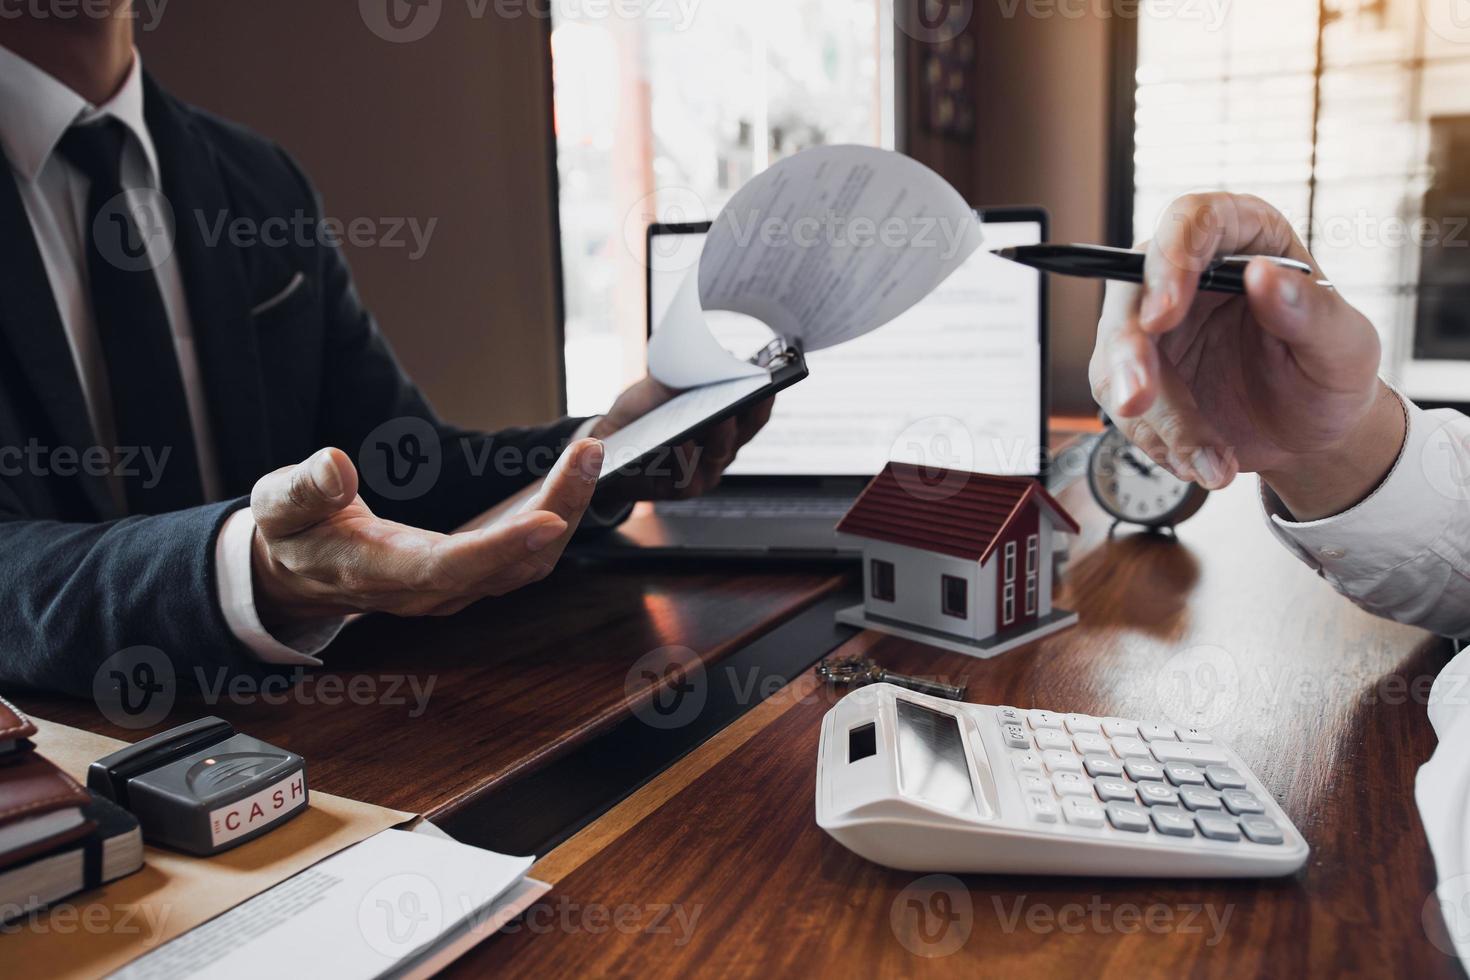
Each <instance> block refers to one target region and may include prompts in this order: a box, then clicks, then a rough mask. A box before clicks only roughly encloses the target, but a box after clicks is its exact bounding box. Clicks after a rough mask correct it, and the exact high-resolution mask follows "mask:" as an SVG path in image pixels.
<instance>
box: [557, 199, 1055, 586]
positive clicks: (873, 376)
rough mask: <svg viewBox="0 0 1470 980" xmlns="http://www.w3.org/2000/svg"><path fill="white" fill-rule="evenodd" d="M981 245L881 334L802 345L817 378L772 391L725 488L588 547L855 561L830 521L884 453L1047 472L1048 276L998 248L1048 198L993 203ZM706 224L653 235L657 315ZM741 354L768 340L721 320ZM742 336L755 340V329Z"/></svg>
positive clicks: (652, 317) (1037, 220)
mask: <svg viewBox="0 0 1470 980" xmlns="http://www.w3.org/2000/svg"><path fill="white" fill-rule="evenodd" d="M976 214H977V215H978V216H979V217H980V220H981V221H982V223H983V226H984V232H985V238H984V244H983V245H982V247H981V249H980V250H979V251H977V252H976V253H975V254H974V255H972V256H971V257H970V258H969V259H968V260H967V261H966V262H965V264H964V265H963V266H961V267H960V268H959V269H958V270H956V271H955V272H954V274H953V275H951V276H950V277H949V278H948V279H946V280H945V281H944V282H943V283H942V284H941V285H940V286H939V288H938V289H936V290H935V291H934V292H933V293H932V294H931V295H930V296H928V297H927V298H926V299H924V300H923V301H922V302H920V303H919V304H918V305H917V306H915V307H914V308H913V309H911V310H909V311H908V312H906V313H905V314H903V315H902V316H900V317H898V318H897V319H895V320H893V321H892V322H891V323H888V324H886V325H885V326H883V327H882V328H880V329H878V330H876V331H874V332H872V333H870V334H867V335H865V336H863V337H860V338H858V339H856V340H854V341H851V342H849V343H846V344H843V345H842V346H840V347H837V348H833V349H830V350H821V351H812V352H810V353H809V354H808V355H807V363H808V365H809V367H810V369H811V376H810V377H809V378H807V379H806V380H805V381H803V382H802V383H801V384H799V385H796V386H795V387H793V388H791V389H789V390H788V391H785V392H783V393H782V394H781V395H780V397H778V398H777V399H776V406H775V410H774V412H773V413H772V416H771V421H770V423H769V424H768V425H767V426H766V428H765V429H763V430H762V431H761V433H760V434H759V435H758V436H756V438H755V439H754V440H752V441H751V442H750V443H749V444H748V445H747V446H745V448H744V449H742V450H741V451H740V456H739V458H738V459H736V460H735V462H734V464H733V465H732V466H731V467H730V468H729V470H728V471H727V473H726V476H725V479H724V481H723V483H722V484H721V486H720V487H719V488H718V489H716V490H715V491H713V492H711V493H709V494H707V495H706V496H704V497H701V498H699V499H696V500H685V501H666V502H658V503H655V504H653V505H651V506H650V505H643V506H640V507H639V508H638V509H637V510H636V511H635V512H634V515H633V516H632V517H630V518H629V519H628V521H627V522H625V523H624V524H623V525H622V526H621V527H619V528H618V529H617V530H616V531H613V532H611V533H609V534H607V535H603V536H601V537H599V538H597V539H594V540H593V541H591V542H588V544H587V547H584V548H579V549H578V550H579V552H581V553H583V554H589V553H590V554H592V555H595V556H597V557H615V556H621V557H632V556H635V555H643V556H648V557H654V556H673V555H680V556H689V557H717V558H739V557H750V558H772V557H783V558H793V559H816V560H830V559H834V558H847V557H858V552H857V551H856V550H853V549H852V548H851V547H850V546H848V547H844V546H843V545H841V544H839V543H838V540H837V535H836V532H835V530H834V528H835V526H836V524H837V522H838V520H839V519H840V518H841V517H842V515H843V514H844V513H846V512H847V509H848V508H849V507H850V506H851V505H852V503H853V501H855V500H856V499H857V497H858V494H859V493H861V492H862V490H863V488H864V487H865V486H866V485H867V483H868V481H869V480H870V479H872V477H873V476H875V475H876V474H877V473H878V471H879V470H881V469H882V468H883V466H884V464H886V463H887V462H888V461H889V460H890V459H896V460H903V461H908V462H916V463H925V464H929V465H938V466H946V467H951V468H957V469H969V470H974V471H979V472H987V473H1002V474H1014V475H1025V476H1040V475H1042V469H1043V467H1044V465H1045V456H1044V449H1045V446H1046V420H1047V413H1046V399H1047V391H1046V378H1047V350H1046V344H1047V338H1046V323H1047V319H1046V318H1047V297H1046V284H1045V281H1044V277H1043V276H1042V275H1041V274H1040V273H1038V272H1036V271H1035V270H1032V269H1027V268H1025V267H1022V266H1018V265H1016V264H1015V263H1013V262H1006V261H1005V260H1003V259H999V258H996V257H995V256H993V255H990V254H989V250H990V249H994V248H1002V247H1005V246H1010V245H1034V244H1038V243H1041V242H1044V241H1046V240H1047V233H1048V228H1047V224H1048V219H1047V214H1046V212H1045V211H1044V210H1043V209H1041V208H1032V207H1027V208H987V209H979V210H977V211H976ZM709 227H710V226H709V224H708V223H699V224H658V225H653V226H652V227H650V228H649V231H648V256H649V268H648V322H649V330H650V332H652V329H653V325H654V324H657V323H658V322H659V320H660V319H661V318H662V316H663V313H664V311H665V310H667V309H668V307H669V304H670V303H672V302H673V298H674V293H675V291H676V290H677V289H678V288H679V285H680V283H681V282H682V281H683V277H684V275H686V274H687V271H688V270H689V269H690V268H691V267H692V266H693V264H694V263H695V262H697V261H698V256H699V254H700V250H701V249H702V248H703V245H704V238H705V236H706V234H707V233H708V232H709ZM710 326H711V329H712V330H713V332H714V333H715V335H716V336H717V337H718V338H719V339H720V341H721V343H722V344H724V345H725V346H726V347H727V348H729V349H730V350H732V351H735V352H736V353H739V352H741V351H743V350H746V349H749V350H757V349H759V347H760V346H761V345H762V344H763V343H765V342H768V341H769V340H770V337H769V336H761V335H759V333H754V334H752V333H751V331H752V330H753V329H754V330H757V331H759V330H763V329H764V328H761V327H759V325H755V326H754V327H753V326H752V324H751V321H749V320H748V319H745V318H738V317H732V318H730V319H729V320H728V321H727V320H725V319H723V318H720V317H718V315H713V316H712V317H711V324H710ZM746 334H750V335H749V336H746Z"/></svg>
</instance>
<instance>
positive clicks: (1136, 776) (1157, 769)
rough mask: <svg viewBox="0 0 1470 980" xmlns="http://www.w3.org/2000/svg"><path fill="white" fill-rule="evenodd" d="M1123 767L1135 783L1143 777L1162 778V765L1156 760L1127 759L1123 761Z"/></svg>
mask: <svg viewBox="0 0 1470 980" xmlns="http://www.w3.org/2000/svg"><path fill="white" fill-rule="evenodd" d="M1123 768H1124V769H1126V770H1127V771H1128V778H1129V779H1131V780H1133V781H1134V782H1136V783H1141V782H1143V781H1144V780H1145V779H1163V778H1164V767H1163V766H1161V765H1159V764H1158V763H1157V762H1146V761H1144V760H1143V759H1129V760H1128V761H1127V762H1125V763H1123Z"/></svg>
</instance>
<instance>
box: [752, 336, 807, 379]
mask: <svg viewBox="0 0 1470 980" xmlns="http://www.w3.org/2000/svg"><path fill="white" fill-rule="evenodd" d="M800 358H801V341H796V342H794V343H791V344H787V343H786V341H785V340H783V339H781V338H780V337H777V338H776V339H775V340H772V341H771V342H770V343H769V344H767V345H766V346H764V347H762V348H761V349H760V350H759V351H757V352H756V354H755V356H754V357H752V358H751V359H750V362H751V363H752V364H754V365H755V366H756V367H762V368H765V369H766V370H767V371H771V372H775V371H776V369H777V368H783V367H786V366H787V365H788V364H793V363H795V362H796V361H798V360H800Z"/></svg>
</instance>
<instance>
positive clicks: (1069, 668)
mask: <svg viewBox="0 0 1470 980" xmlns="http://www.w3.org/2000/svg"><path fill="white" fill-rule="evenodd" d="M1253 495H1254V481H1253V480H1242V481H1241V483H1240V485H1239V486H1237V487H1235V488H1233V489H1232V490H1230V491H1229V492H1227V493H1224V494H1219V495H1216V498H1215V499H1214V500H1212V501H1211V502H1210V503H1209V504H1208V505H1207V506H1206V508H1205V509H1204V511H1203V512H1202V513H1201V514H1200V515H1199V516H1198V517H1196V518H1195V519H1194V520H1193V521H1191V522H1190V523H1189V524H1188V525H1186V526H1185V527H1184V528H1182V529H1181V531H1180V536H1179V541H1178V542H1177V543H1175V542H1171V541H1168V540H1165V539H1158V538H1149V537H1137V536H1134V537H1122V538H1120V539H1118V540H1115V541H1110V540H1108V539H1107V538H1106V533H1105V532H1106V523H1105V521H1104V520H1103V517H1102V515H1101V514H1100V513H1099V512H1098V511H1096V510H1095V509H1094V508H1093V507H1092V506H1091V505H1090V503H1088V502H1087V501H1086V490H1085V488H1082V487H1074V488H1073V489H1072V490H1071V491H1069V492H1068V494H1067V495H1066V496H1065V498H1064V499H1065V502H1066V503H1067V505H1068V506H1069V507H1071V508H1072V509H1073V512H1074V513H1075V514H1076V515H1077V516H1078V517H1079V519H1081V520H1082V522H1083V525H1084V534H1083V536H1082V537H1081V539H1080V540H1079V541H1078V542H1077V544H1076V546H1075V548H1074V559H1073V562H1072V563H1071V566H1070V568H1069V569H1068V571H1067V578H1066V588H1065V589H1064V592H1063V594H1062V596H1061V599H1060V601H1061V603H1062V604H1063V605H1068V606H1069V607H1071V608H1076V609H1078V610H1079V611H1080V612H1081V613H1082V625H1081V626H1080V627H1078V628H1076V629H1074V630H1072V631H1070V632H1067V633H1064V634H1061V635H1058V636H1055V637H1052V638H1048V639H1046V640H1044V641H1042V642H1041V643H1039V644H1035V645H1032V646H1030V647H1027V648H1024V649H1022V650H1019V651H1016V652H1012V653H1009V654H1006V655H1004V656H1002V657H1000V658H997V659H995V660H990V661H977V660H972V659H969V658H966V657H962V656H958V655H955V654H949V653H944V652H940V651H938V650H935V649H933V648H930V647H925V646H921V645H918V644H915V643H911V642H908V641H904V640H899V639H896V638H890V637H880V636H878V635H876V634H872V633H865V634H863V635H862V636H860V637H858V638H856V639H854V640H853V641H852V642H851V643H850V644H849V648H848V650H849V652H852V651H856V650H870V651H871V652H872V653H873V654H874V655H875V656H877V657H879V658H880V659H881V660H882V661H883V662H884V664H885V665H887V666H889V667H891V668H893V669H895V670H900V671H903V672H905V673H917V674H927V675H932V676H937V677H941V678H944V679H946V680H951V681H954V680H964V681H965V682H967V683H968V684H969V692H968V696H969V699H970V700H972V701H976V702H981V703H992V704H1011V705H1017V706H1020V707H1038V706H1039V707H1047V708H1053V709H1058V710H1063V711H1068V710H1075V711H1082V712H1090V713H1094V714H1115V715H1122V716H1129V717H1137V718H1143V719H1160V720H1170V719H1172V720H1174V721H1176V722H1177V723H1182V724H1188V723H1200V724H1207V725H1208V726H1209V727H1210V728H1212V729H1213V730H1214V731H1215V732H1216V733H1217V734H1218V735H1219V736H1220V737H1222V738H1223V739H1225V740H1227V741H1228V742H1229V743H1231V744H1232V745H1233V746H1234V748H1235V749H1236V750H1237V751H1238V752H1239V753H1240V754H1241V756H1242V757H1243V758H1244V759H1245V760H1246V761H1247V762H1248V763H1249V764H1250V765H1251V766H1252V767H1253V768H1254V769H1255V771H1256V772H1257V774H1258V775H1259V776H1260V777H1261V779H1262V781H1263V782H1264V783H1265V785H1266V786H1267V787H1268V788H1269V789H1270V790H1271V791H1272V792H1273V793H1274V794H1275V796H1276V798H1277V799H1278V800H1279V801H1280V802H1281V804H1282V806H1283V807H1284V809H1285V810H1286V812H1287V814H1288V815H1289V816H1290V817H1291V819H1292V820H1293V821H1294V822H1295V823H1296V824H1297V826H1298V827H1299V828H1300V829H1301V831H1302V833H1303V834H1304V835H1305V836H1306V839H1307V841H1308V842H1309V844H1310V845H1311V847H1312V856H1311V858H1310V859H1309V861H1308V864H1307V865H1306V867H1305V868H1304V869H1303V870H1302V871H1301V872H1299V873H1298V874H1297V875H1295V876H1293V877H1291V878H1286V879H1277V880H1263V881H1235V882H1228V881H1224V882H1222V881H1198V880H1190V881H1171V880H1167V879H1143V880H1137V881H1129V880H1117V879H1112V880H1107V879H1088V878H1039V877H1038V878H1027V877H1004V876H966V877H964V878H963V879H953V880H946V879H939V880H938V883H937V885H938V887H939V891H934V890H933V889H929V888H927V885H923V886H921V885H916V882H917V881H918V880H919V879H921V878H922V877H923V876H920V875H915V874H910V873H903V872H896V871H889V870H886V869H884V868H881V867H878V866H877V865H874V864H870V863H868V862H866V861H864V860H862V859H860V858H858V857H857V856H855V855H853V854H852V853H850V852H848V851H847V850H845V849H844V848H843V847H841V846H840V845H839V844H837V843H836V842H835V841H833V840H832V839H830V838H829V837H827V836H826V834H824V833H823V832H822V831H821V830H820V829H818V828H817V826H816V824H815V822H814V812H813V811H814V804H813V799H814V793H815V762H816V751H817V742H818V733H819V726H820V721H821V718H822V715H823V714H824V713H825V712H826V710H827V708H828V707H829V706H830V704H831V703H832V702H833V700H834V698H833V696H832V695H831V694H830V693H829V692H827V691H826V690H825V689H822V688H820V687H818V686H817V685H816V683H815V682H814V681H813V680H812V678H811V677H810V676H809V675H807V676H803V677H801V678H797V679H796V680H795V681H794V683H793V684H791V685H790V686H788V687H787V688H786V689H784V690H783V691H781V692H779V693H778V694H777V695H775V696H774V697H773V698H772V699H771V700H769V701H768V702H766V703H765V704H763V705H761V706H760V707H759V708H757V709H755V710H754V711H752V712H750V713H749V714H747V715H746V716H745V717H743V718H742V719H740V720H739V721H737V722H736V723H735V724H734V725H732V726H730V727H729V728H728V729H726V730H725V731H724V732H723V733H722V734H721V735H719V736H718V737H716V738H715V739H713V740H711V741H710V742H708V743H706V744H705V745H704V746H702V747H701V748H700V749H699V750H697V751H696V752H694V753H692V754H691V755H689V756H687V757H686V758H685V759H683V760H682V761H681V762H680V763H679V764H678V765H676V766H675V767H673V768H672V769H670V770H669V771H668V772H666V773H665V774H664V775H662V776H660V777H659V778H658V779H656V780H654V781H653V782H652V783H650V784H649V785H647V786H645V787H644V788H643V789H641V790H640V791H639V792H638V793H636V794H634V795H633V796H632V797H630V798H629V799H627V800H626V801H624V803H622V804H621V805H620V806H618V807H617V808H615V809H613V810H612V811H610V812H609V813H608V814H607V815H605V816H604V817H603V818H601V819H600V820H598V821H596V822H595V823H593V824H592V825H590V826H589V827H587V828H586V829H584V830H583V831H582V832H581V833H580V834H578V835H577V836H575V837H573V838H572V839H571V840H569V841H567V842H566V843H565V844H563V845H562V846H561V847H560V848H558V849H557V850H555V851H553V852H552V853H551V854H550V855H549V856H547V857H546V858H545V859H543V860H542V861H541V862H540V864H539V865H538V866H537V868H536V869H535V872H534V873H535V874H537V875H539V876H541V877H543V878H545V879H546V880H549V881H552V882H553V884H554V885H555V888H554V890H553V892H552V893H551V894H550V895H548V896H547V898H546V899H545V900H544V902H543V903H542V904H541V905H540V906H538V907H537V908H536V909H534V910H533V911H532V912H531V913H530V914H529V915H528V917H527V918H526V919H525V921H524V922H522V923H521V924H520V925H519V926H518V927H517V931H515V932H513V933H510V934H504V935H500V936H496V937H494V938H493V939H491V940H490V941H488V942H487V943H485V944H484V945H482V946H480V947H479V948H478V949H476V950H475V951H473V952H472V953H471V954H470V955H469V956H468V957H466V958H465V959H464V960H462V961H460V963H459V964H457V965H456V966H455V967H454V968H452V970H451V974H452V975H455V976H466V977H468V976H480V975H486V974H494V975H497V976H536V977H543V976H569V975H579V976H596V975H605V976H629V975H639V976H687V975H693V974H695V973H698V974H699V975H729V976H765V977H779V976H799V975H808V976H810V975H831V976H933V975H945V976H948V975H954V976H962V975H985V976H992V975H993V976H1046V977H1066V976H1079V977H1080V976H1096V975H1105V976H1118V977H1128V978H1133V977H1139V976H1159V975H1181V974H1185V973H1189V974H1192V975H1204V976H1232V977H1234V976H1242V975H1258V976H1277V977H1280V976H1300V975H1311V976H1319V975H1324V974H1329V973H1330V974H1340V973H1351V974H1358V975H1373V976H1388V975H1398V976H1406V975H1413V976H1458V975H1461V974H1460V970H1459V966H1458V964H1457V962H1456V961H1454V960H1453V959H1452V958H1450V957H1449V956H1446V955H1445V954H1444V953H1443V952H1441V951H1440V950H1439V949H1437V948H1436V947H1435V946H1434V945H1432V944H1431V942H1430V941H1429V939H1428V938H1427V937H1426V927H1425V925H1424V924H1423V922H1424V916H1425V913H1426V903H1427V902H1428V900H1429V899H1430V896H1431V893H1432V890H1433V888H1434V884H1435V876H1434V870H1433V865H1432V861H1431V858H1430V855H1429V851H1428V847H1427V844H1426V842H1425V838H1424V833H1423V830H1422V828H1421V826H1420V822H1419V818H1418V815H1417V811H1416V809H1415V806H1414V799H1413V787H1414V773H1415V770H1416V769H1417V767H1418V766H1419V765H1420V764H1421V763H1422V762H1423V761H1424V760H1425V759H1426V758H1427V757H1428V756H1429V754H1430V753H1431V751H1432V750H1433V748H1434V739H1433V734H1432V731H1431V730H1430V728H1429V725H1428V722H1427V720H1426V717H1425V708H1424V697H1425V696H1426V695H1427V692H1428V687H1429V684H1430V682H1431V681H1432V678H1433V676H1434V675H1435V673H1436V672H1437V671H1438V670H1439V668H1440V667H1441V666H1442V665H1443V663H1444V661H1445V659H1446V658H1447V656H1448V650H1447V647H1446V645H1445V644H1443V643H1441V642H1440V641H1437V640H1434V639H1433V638H1431V637H1429V636H1428V635H1426V634H1424V633H1423V632H1420V631H1417V630H1413V629H1409V628H1406V627H1402V626H1398V625H1394V624H1391V623H1385V622H1382V621H1379V620H1375V619H1373V618H1372V617H1369V616H1368V615H1366V614H1365V613H1362V612H1361V611H1359V610H1357V609H1356V608H1354V607H1353V606H1352V605H1351V604H1350V603H1348V602H1347V601H1346V600H1344V599H1342V598H1341V597H1339V596H1338V595H1336V594H1335V593H1334V592H1333V591H1332V590H1331V589H1330V588H1329V587H1328V586H1327V585H1326V584H1325V583H1323V582H1321V581H1320V580H1318V579H1317V578H1316V577H1315V576H1314V575H1313V574H1312V573H1311V572H1310V571H1309V570H1307V569H1306V568H1304V567H1302V566H1301V565H1299V564H1298V563H1297V562H1296V561H1295V560H1294V559H1293V558H1291V557H1290V556H1289V555H1288V554H1286V553H1285V552H1284V551H1283V550H1282V549H1281V548H1280V547H1279V546H1278V545H1277V544H1276V543H1275V542H1274V541H1273V540H1271V539H1270V537H1269V535H1268V532H1267V530H1266V529H1265V527H1264V526H1263V524H1262V522H1261V518H1260V515H1259V512H1258V511H1257V509H1256V503H1255V500H1254V496H1253ZM928 884H934V883H933V882H930V883H928ZM946 886H947V889H948V890H947V891H946ZM916 903H917V904H916ZM924 909H927V910H929V912H928V913H926V914H925V915H924V916H923V917H922V918H920V917H918V916H917V914H916V912H917V910H924ZM941 914H944V917H941ZM1436 914H1437V913H1436V912H1435V909H1434V907H1433V905H1432V903H1431V904H1429V905H1428V920H1429V921H1430V923H1431V925H1432V924H1433V923H1434V921H1435V915H1436ZM951 946H952V947H955V948H953V949H952V950H951V949H950V947H951Z"/></svg>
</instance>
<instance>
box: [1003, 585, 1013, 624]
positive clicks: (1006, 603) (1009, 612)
mask: <svg viewBox="0 0 1470 980" xmlns="http://www.w3.org/2000/svg"><path fill="white" fill-rule="evenodd" d="M1015 621H1016V586H1015V585H1014V584H1011V585H1007V586H1006V587H1005V591H1004V592H1002V593H1001V601H1000V622H1001V625H1002V626H1009V625H1011V624H1012V623H1014V622H1015Z"/></svg>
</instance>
